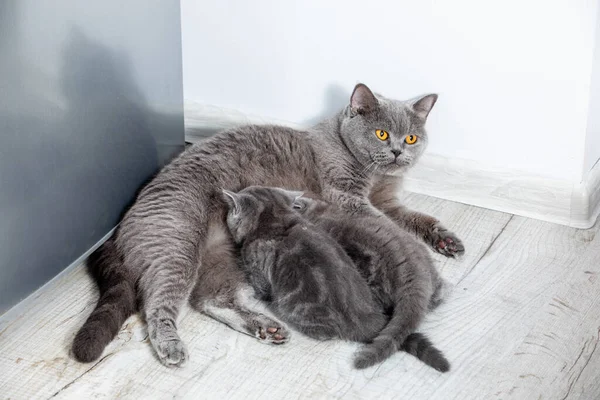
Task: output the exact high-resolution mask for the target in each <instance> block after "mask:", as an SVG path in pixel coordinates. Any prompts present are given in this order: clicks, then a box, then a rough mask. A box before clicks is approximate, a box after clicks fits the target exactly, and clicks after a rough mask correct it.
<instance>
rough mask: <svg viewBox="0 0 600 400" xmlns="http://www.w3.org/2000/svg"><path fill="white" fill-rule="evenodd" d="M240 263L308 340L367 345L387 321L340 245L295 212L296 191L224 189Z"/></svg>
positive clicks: (257, 287) (258, 289) (277, 311)
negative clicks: (343, 340)
mask: <svg viewBox="0 0 600 400" xmlns="http://www.w3.org/2000/svg"><path fill="white" fill-rule="evenodd" d="M224 193H225V199H226V200H227V202H228V203H229V213H228V215H227V225H228V227H229V230H230V232H231V234H232V236H233V238H234V241H235V243H236V244H237V245H238V246H240V249H239V251H240V258H241V260H243V261H242V262H241V263H240V264H241V267H242V269H243V270H244V271H245V272H246V273H247V276H248V279H249V281H250V284H251V285H252V286H253V288H254V289H255V291H256V292H257V294H258V296H259V297H260V298H261V299H262V300H266V301H269V304H270V308H271V309H272V311H273V313H274V314H275V315H276V316H277V317H279V318H281V319H282V320H283V321H284V322H287V323H289V324H290V325H291V326H292V327H294V328H296V329H297V330H299V331H300V332H302V333H304V334H306V335H307V336H309V337H312V338H314V339H319V340H326V339H333V338H340V339H347V340H353V341H359V342H365V341H368V340H371V339H373V338H374V337H375V336H377V333H378V332H379V331H381V329H382V328H383V327H384V325H385V324H386V322H387V318H386V317H385V315H384V314H383V310H382V309H381V308H378V307H377V304H376V303H375V301H374V300H373V296H372V294H371V291H370V290H369V287H368V286H367V284H366V282H365V281H364V280H363V279H362V277H361V275H360V274H359V272H358V270H357V269H356V268H355V267H354V264H353V263H352V260H351V259H350V258H349V257H348V255H347V254H346V253H345V252H344V250H343V249H342V248H341V246H340V245H339V244H338V243H337V242H336V241H335V240H334V239H333V238H332V237H331V236H329V235H327V234H326V233H325V232H323V231H321V230H320V229H318V228H317V227H315V226H314V225H313V224H311V223H309V222H308V221H307V220H305V219H304V218H302V217H301V216H300V215H299V214H297V213H296V212H294V211H293V209H292V204H293V202H294V200H295V198H296V197H297V196H298V193H297V192H289V191H284V190H281V189H277V188H266V187H260V186H252V187H249V188H246V189H244V190H242V191H240V192H238V193H232V192H229V191H224Z"/></svg>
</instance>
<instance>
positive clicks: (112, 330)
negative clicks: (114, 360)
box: [73, 238, 136, 362]
mask: <svg viewBox="0 0 600 400" xmlns="http://www.w3.org/2000/svg"><path fill="white" fill-rule="evenodd" d="M122 265H123V261H122V259H121V257H120V255H119V253H118V251H117V249H116V246H115V243H114V240H113V238H110V239H108V240H107V241H106V242H105V243H104V244H103V245H102V246H101V247H100V248H99V249H98V250H96V251H95V252H94V253H93V254H92V255H91V256H90V257H89V259H88V267H89V268H90V271H91V272H92V275H93V276H94V277H95V278H96V281H97V282H98V286H99V288H100V299H99V300H98V304H97V305H96V308H95V309H94V311H92V314H91V315H90V316H89V317H88V319H87V321H85V323H84V324H83V326H82V327H81V329H80V330H79V332H78V333H77V335H76V336H75V339H74V340H73V355H74V356H75V359H76V360H78V361H80V362H92V361H94V360H96V359H98V358H99V357H100V356H101V355H102V352H103V351H104V348H105V347H106V346H107V345H108V344H109V343H110V342H111V341H112V340H113V339H114V337H115V336H116V335H117V333H118V332H119V329H121V326H123V323H124V322H125V320H126V319H127V318H128V317H129V316H131V315H132V314H133V313H134V312H135V311H136V296H135V287H134V285H133V283H132V282H130V279H128V277H127V276H125V274H124V271H123V268H122Z"/></svg>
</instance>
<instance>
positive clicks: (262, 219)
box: [223, 186, 302, 244]
mask: <svg viewBox="0 0 600 400" xmlns="http://www.w3.org/2000/svg"><path fill="white" fill-rule="evenodd" d="M300 196H302V193H301V192H294V191H290V190H284V189H280V188H274V187H264V186H250V187H247V188H245V189H243V190H241V191H239V192H237V193H234V192H230V191H229V190H223V199H224V200H225V202H226V203H227V207H228V211H227V227H228V228H229V231H230V232H231V235H232V236H233V240H234V241H235V242H236V243H237V244H240V243H241V242H243V241H244V240H245V239H246V238H247V237H248V236H249V235H252V234H254V233H255V232H257V231H258V230H259V228H262V229H265V230H269V229H271V230H275V229H276V228H277V227H279V226H282V225H284V224H285V223H286V222H287V221H288V220H289V218H290V217H292V218H293V216H294V215H295V214H294V213H293V203H294V201H295V200H296V199H297V198H298V197H300Z"/></svg>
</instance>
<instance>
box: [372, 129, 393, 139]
mask: <svg viewBox="0 0 600 400" xmlns="http://www.w3.org/2000/svg"><path fill="white" fill-rule="evenodd" d="M375 135H376V136H377V139H379V140H387V139H388V137H390V134H389V133H387V132H386V131H384V130H381V129H377V130H376V131H375Z"/></svg>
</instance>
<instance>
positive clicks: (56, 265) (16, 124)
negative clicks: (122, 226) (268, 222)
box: [0, 0, 184, 312]
mask: <svg viewBox="0 0 600 400" xmlns="http://www.w3.org/2000/svg"><path fill="white" fill-rule="evenodd" d="M183 146H184V128H183V92H182V77H181V32H180V12H179V2H177V1H173V0H162V1H148V0H127V1H119V0H103V1H81V0H51V1H50V0H45V1H40V0H3V1H0V214H1V215H0V312H2V311H3V310H6V309H7V308H8V307H10V306H12V305H14V304H15V303H16V302H18V301H19V300H21V299H22V298H24V297H25V296H27V295H28V294H29V293H31V292H32V291H33V290H35V289H36V288H38V287H39V286H41V285H42V284H43V283H45V282H46V281H48V280H49V279H51V278H52V277H53V276H55V275H56V274H57V273H58V272H60V271H61V270H62V269H64V268H65V267H66V266H68V265H69V264H71V263H72V262H73V261H75V260H76V259H77V258H78V257H80V256H81V255H82V254H84V253H85V252H86V251H87V250H89V249H90V248H91V247H92V246H94V245H95V244H96V243H97V242H98V241H99V240H100V239H101V238H102V237H103V236H104V235H105V234H106V233H107V232H109V231H110V230H111V229H112V228H113V227H114V226H115V225H116V224H117V222H118V220H119V217H120V215H121V213H122V212H123V211H124V209H125V207H126V206H127V205H128V204H130V202H131V201H132V200H133V198H134V196H135V193H136V191H137V190H138V189H139V187H140V185H141V184H142V183H143V182H145V181H146V180H147V179H149V178H150V177H151V176H152V175H153V174H154V173H155V172H156V171H157V170H158V168H160V166H162V165H164V164H165V163H166V162H167V161H168V160H169V159H171V158H172V157H173V156H174V155H175V154H177V153H178V152H180V151H181V150H182V149H183Z"/></svg>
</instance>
